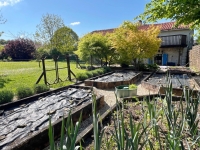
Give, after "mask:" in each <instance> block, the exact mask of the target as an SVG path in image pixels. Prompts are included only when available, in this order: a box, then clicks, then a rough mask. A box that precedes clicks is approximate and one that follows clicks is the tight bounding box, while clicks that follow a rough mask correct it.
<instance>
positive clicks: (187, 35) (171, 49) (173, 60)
mask: <svg viewBox="0 0 200 150" xmlns="http://www.w3.org/2000/svg"><path fill="white" fill-rule="evenodd" d="M139 23H140V27H139V29H141V30H147V29H148V27H149V26H150V24H142V21H139ZM154 25H155V26H159V27H160V28H161V32H160V34H159V38H161V39H162V43H161V45H160V48H159V49H158V53H157V55H156V56H155V57H154V58H149V59H145V60H144V63H148V64H151V63H156V64H158V65H163V66H165V65H172V66H175V65H176V66H179V65H181V66H184V65H186V64H187V63H188V51H189V50H190V49H192V46H193V35H194V30H191V29H190V28H189V26H186V25H180V26H178V27H175V22H166V23H159V24H154ZM113 31H114V29H106V30H96V31H93V32H92V33H95V32H101V33H103V34H104V33H112V32H113Z"/></svg>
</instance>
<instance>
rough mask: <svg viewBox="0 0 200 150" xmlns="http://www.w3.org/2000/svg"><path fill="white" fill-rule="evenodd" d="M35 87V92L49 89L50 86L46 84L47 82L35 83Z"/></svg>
mask: <svg viewBox="0 0 200 150" xmlns="http://www.w3.org/2000/svg"><path fill="white" fill-rule="evenodd" d="M33 89H34V93H35V94H38V93H43V92H46V91H49V87H48V86H46V85H45V84H35V85H34V87H33Z"/></svg>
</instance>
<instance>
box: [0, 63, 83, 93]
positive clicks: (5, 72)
mask: <svg viewBox="0 0 200 150" xmlns="http://www.w3.org/2000/svg"><path fill="white" fill-rule="evenodd" d="M45 64H46V69H54V68H55V64H54V61H52V60H46V61H45ZM66 66H67V63H66V62H65V61H63V62H58V67H59V68H62V67H66ZM70 66H71V70H72V71H73V72H74V73H75V74H76V73H77V72H85V71H86V70H83V69H77V68H76V64H75V63H74V62H71V65H70ZM41 73H42V64H41V68H40V67H39V63H38V62H36V61H29V62H0V90H2V89H9V90H12V91H13V92H16V89H17V87H20V86H27V87H33V85H34V84H35V83H36V81H37V79H38V78H39V76H40V75H41ZM59 76H60V78H61V79H62V80H66V79H67V69H62V70H59ZM72 77H73V76H72ZM55 79H56V75H55V71H49V72H47V81H48V82H49V83H53V82H54V81H55ZM40 83H44V79H43V78H42V79H41V81H40ZM69 84H73V82H70V81H65V82H61V83H59V84H56V85H52V86H51V87H54V88H57V87H61V86H65V85H69Z"/></svg>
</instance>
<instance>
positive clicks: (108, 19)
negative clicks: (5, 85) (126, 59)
mask: <svg viewBox="0 0 200 150" xmlns="http://www.w3.org/2000/svg"><path fill="white" fill-rule="evenodd" d="M149 1H150V0H0V9H1V13H2V15H3V17H4V18H5V19H6V20H7V22H6V23H5V24H0V31H3V32H4V34H3V35H2V36H1V37H0V38H2V39H6V40H7V39H14V38H16V37H17V36H21V35H22V36H23V35H25V36H31V35H32V34H34V33H35V31H36V26H37V25H38V24H40V20H41V18H42V15H45V14H47V13H49V14H55V15H58V16H60V17H61V18H62V19H63V20H64V22H65V25H66V26H69V27H70V28H72V29H73V30H74V31H75V32H76V33H77V34H78V35H79V37H81V36H83V35H84V34H86V33H89V32H91V31H94V30H101V29H109V28H116V27H118V26H119V25H120V24H121V23H122V22H123V21H125V20H133V18H134V17H136V16H137V15H139V14H141V13H142V12H143V11H144V8H145V5H146V4H147V3H148V2H149Z"/></svg>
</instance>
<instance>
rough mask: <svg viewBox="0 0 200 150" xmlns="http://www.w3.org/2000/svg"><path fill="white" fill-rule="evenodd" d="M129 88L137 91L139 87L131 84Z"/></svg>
mask: <svg viewBox="0 0 200 150" xmlns="http://www.w3.org/2000/svg"><path fill="white" fill-rule="evenodd" d="M128 88H129V89H136V88H137V85H136V84H130V85H129V87H128Z"/></svg>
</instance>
